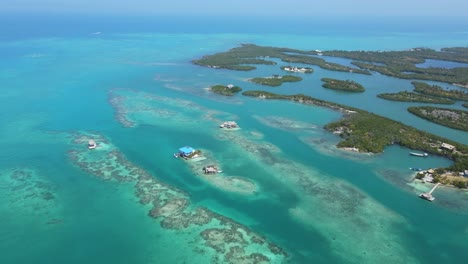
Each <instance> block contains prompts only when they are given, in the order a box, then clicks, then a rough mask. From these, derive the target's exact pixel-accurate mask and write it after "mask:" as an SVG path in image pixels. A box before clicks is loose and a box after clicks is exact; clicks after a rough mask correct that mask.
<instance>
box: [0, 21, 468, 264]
mask: <svg viewBox="0 0 468 264" xmlns="http://www.w3.org/2000/svg"><path fill="white" fill-rule="evenodd" d="M425 19H426V20H425ZM467 24H468V22H467V21H457V20H454V19H452V20H451V19H441V20H438V21H435V20H434V19H428V18H377V17H375V18H369V19H367V20H366V19H359V20H356V19H352V18H340V19H339V20H332V19H330V18H326V19H325V18H323V19H320V18H314V19H300V18H285V19H284V20H282V19H273V18H246V19H245V20H242V21H237V20H235V19H234V18H224V19H220V18H219V17H218V18H216V17H215V18H195V17H128V16H121V17H119V16H79V15H69V16H66V15H62V16H58V15H37V14H16V15H11V14H10V15H3V16H1V18H0V32H2V35H1V36H0V58H2V59H1V60H0V87H1V93H0V109H1V111H0V147H1V151H0V212H1V214H2V217H1V218H0V263H465V262H466V259H467V258H468V193H467V192H466V191H460V190H457V189H453V188H449V187H439V188H438V189H437V190H436V192H435V193H434V195H435V196H436V197H437V199H436V200H435V201H434V202H433V203H429V202H426V201H423V200H421V199H419V198H418V197H417V195H418V194H419V193H420V192H421V191H427V190H429V189H430V188H431V187H432V186H431V185H430V184H420V183H415V182H413V181H412V178H413V171H411V170H409V167H419V168H424V169H428V168H434V167H441V166H448V165H450V161H449V160H446V159H443V158H440V157H435V156H431V157H428V158H424V159H422V158H418V157H412V156H409V154H408V153H409V151H410V150H409V149H405V148H400V147H397V146H392V147H389V148H387V149H386V150H385V152H384V153H382V154H375V155H368V154H357V153H350V152H345V151H342V150H339V149H336V147H334V145H335V144H336V143H337V142H339V138H338V137H337V136H336V135H333V134H330V133H328V132H326V131H325V130H324V129H323V126H324V125H325V124H327V123H329V122H332V121H334V120H338V119H339V118H340V117H341V114H340V113H338V112H335V111H332V110H329V109H326V108H320V107H315V106H305V105H300V104H295V103H291V102H282V101H265V100H260V99H252V98H248V97H243V96H241V95H237V96H234V97H232V98H225V97H222V96H218V95H215V94H212V93H210V92H209V91H208V90H207V88H208V87H209V86H211V85H214V84H229V83H233V84H236V85H239V86H241V87H242V88H243V89H244V90H253V89H272V91H273V92H276V93H284V94H293V93H303V94H308V95H311V96H313V97H316V98H319V99H325V100H330V101H334V102H338V103H342V104H346V105H350V106H353V107H358V108H362V109H365V110H368V111H371V112H374V113H377V114H379V115H383V116H387V117H390V118H393V119H395V120H398V121H401V122H403V123H405V124H408V125H412V126H414V127H417V128H418V129H421V130H425V131H429V132H431V133H434V134H436V135H440V136H444V137H447V138H450V139H452V140H455V141H457V142H460V143H463V144H468V133H466V132H462V131H458V130H453V129H449V128H445V127H442V126H439V125H436V124H433V123H430V122H427V121H424V120H422V119H419V118H418V117H415V116H412V115H411V114H409V113H407V111H406V108H407V107H408V106H409V105H417V104H414V103H396V102H389V101H385V100H381V99H378V98H377V97H376V94H378V93H382V92H395V91H401V90H410V89H412V86H411V80H400V79H395V78H390V77H387V76H383V75H380V74H377V73H374V74H373V75H371V76H364V75H357V74H353V73H342V72H331V71H327V70H323V69H321V68H318V67H315V66H313V68H314V73H313V74H311V75H306V76H303V77H304V80H303V81H302V82H299V83H289V84H284V85H282V86H281V87H277V88H264V87H261V86H257V85H255V84H252V83H249V82H248V81H247V79H248V78H252V77H259V76H270V75H272V74H281V70H280V69H279V67H278V66H280V65H283V64H282V62H280V61H278V63H279V65H277V66H259V67H258V68H257V70H255V71H252V72H236V71H229V70H219V69H212V68H204V67H199V66H196V65H193V64H192V63H191V61H192V60H194V59H197V58H200V57H201V56H203V55H207V54H212V53H215V52H221V51H226V50H228V49H230V48H233V47H237V46H238V45H239V44H240V43H254V44H258V45H269V46H281V47H290V48H298V49H305V50H312V49H320V50H330V49H345V50H401V49H409V48H414V47H429V48H434V49H439V48H442V47H457V46H463V47H466V46H468V32H467V31H466V28H467V26H468V25H467ZM328 59H329V60H330V61H332V60H333V62H337V63H342V64H345V65H348V64H349V60H345V59H336V58H328ZM438 63H439V64H438ZM437 65H439V66H440V67H455V66H457V65H455V66H454V65H453V64H447V63H446V62H437V61H429V62H427V65H421V67H429V66H433V67H434V66H437ZM458 66H459V65H458ZM323 77H330V78H338V79H353V80H355V81H357V82H359V83H361V84H363V85H364V86H365V87H366V88H367V90H366V92H365V93H362V94H353V95H349V94H345V93H340V92H336V91H332V90H327V89H323V88H322V87H321V81H320V79H321V78H323ZM439 85H442V86H443V87H450V88H453V89H464V88H460V87H456V86H453V85H449V84H444V83H439ZM450 107H454V108H458V109H463V107H462V106H461V103H457V104H455V105H453V106H450ZM224 120H235V121H236V122H237V123H238V124H239V125H240V127H241V129H240V130H236V131H224V130H220V129H219V128H218V126H219V124H220V123H221V122H222V121H224ZM90 139H93V140H96V142H97V143H98V148H96V149H94V150H88V149H87V143H88V140H90ZM187 145H189V146H192V147H194V148H196V149H201V150H202V152H203V153H205V155H206V157H207V158H208V159H207V160H205V161H200V162H191V161H184V160H181V159H175V158H174V157H173V153H174V152H177V149H178V148H180V147H183V146H187ZM208 163H214V164H217V165H218V166H220V168H221V169H222V170H223V172H222V173H220V174H217V175H215V176H213V177H207V176H205V175H203V174H202V173H200V172H201V167H202V166H203V165H206V164H208Z"/></svg>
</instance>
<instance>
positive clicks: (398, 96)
mask: <svg viewBox="0 0 468 264" xmlns="http://www.w3.org/2000/svg"><path fill="white" fill-rule="evenodd" d="M377 97H379V98H382V99H385V100H390V101H400V102H415V103H431V104H454V103H455V101H453V100H450V99H446V98H440V97H435V96H429V95H424V94H419V93H414V92H408V91H401V92H398V93H381V94H378V95H377Z"/></svg>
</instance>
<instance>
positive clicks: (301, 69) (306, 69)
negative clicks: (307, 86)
mask: <svg viewBox="0 0 468 264" xmlns="http://www.w3.org/2000/svg"><path fill="white" fill-rule="evenodd" d="M280 68H281V69H282V70H283V71H288V72H299V73H313V72H314V69H312V68H310V67H293V66H290V65H288V66H281V67H280Z"/></svg>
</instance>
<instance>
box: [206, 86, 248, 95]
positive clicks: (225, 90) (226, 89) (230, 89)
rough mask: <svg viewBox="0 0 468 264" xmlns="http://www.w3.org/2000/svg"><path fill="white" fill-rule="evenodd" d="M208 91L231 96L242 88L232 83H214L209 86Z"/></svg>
mask: <svg viewBox="0 0 468 264" xmlns="http://www.w3.org/2000/svg"><path fill="white" fill-rule="evenodd" d="M210 91H212V92H213V93H217V94H221V95H226V96H233V95H235V94H237V93H238V92H240V91H242V88H240V87H239V86H234V85H232V84H228V85H222V84H218V85H214V86H211V87H210Z"/></svg>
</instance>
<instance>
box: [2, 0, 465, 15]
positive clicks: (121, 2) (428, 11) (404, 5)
mask: <svg viewBox="0 0 468 264" xmlns="http://www.w3.org/2000/svg"><path fill="white" fill-rule="evenodd" d="M0 1H1V4H0V12H66V13H68V12H74V13H93V14H95V13H109V14H115V13H117V14H167V15H189V14H190V15H191V14H194V15H195V14H200V15H207V14H217V15H230V16H244V15H249V16H250V15H264V16H273V15H278V14H288V15H298V16H326V15H333V16H337V15H346V16H353V15H366V16H368V15H373V16H380V15H384V16H440V17H442V16H466V17H467V19H468V15H467V13H468V11H467V10H468V1H467V0H391V1H390V0H380V1H379V0H326V1H320V2H316V1H313V0H198V1H197V0H166V1H161V0H133V1H132V0H0Z"/></svg>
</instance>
